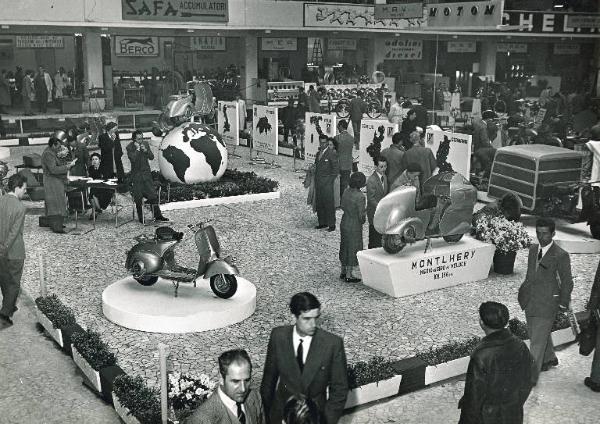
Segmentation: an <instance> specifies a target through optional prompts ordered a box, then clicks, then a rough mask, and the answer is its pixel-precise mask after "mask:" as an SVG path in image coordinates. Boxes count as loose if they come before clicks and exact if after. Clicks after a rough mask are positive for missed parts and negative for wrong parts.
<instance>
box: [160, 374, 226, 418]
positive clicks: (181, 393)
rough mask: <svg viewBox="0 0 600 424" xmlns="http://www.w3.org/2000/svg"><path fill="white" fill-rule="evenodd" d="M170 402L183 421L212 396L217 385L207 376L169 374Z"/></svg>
mask: <svg viewBox="0 0 600 424" xmlns="http://www.w3.org/2000/svg"><path fill="white" fill-rule="evenodd" d="M168 383H169V402H170V404H171V406H172V407H173V409H174V410H175V415H176V416H177V419H179V420H182V419H184V418H185V417H187V416H188V415H190V414H191V413H192V411H194V410H195V409H196V408H198V406H200V404H201V403H202V402H204V401H205V400H206V399H208V398H209V397H210V395H212V393H213V392H214V390H215V389H216V388H217V383H216V382H214V381H212V380H211V379H210V378H209V377H208V376H207V375H206V374H200V375H199V376H195V375H188V374H182V373H180V372H173V373H171V374H169V381H168Z"/></svg>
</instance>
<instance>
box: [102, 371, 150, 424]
mask: <svg viewBox="0 0 600 424" xmlns="http://www.w3.org/2000/svg"><path fill="white" fill-rule="evenodd" d="M113 391H114V392H115V395H116V396H117V398H119V402H120V403H121V405H123V406H124V407H125V408H127V409H128V410H129V413H130V414H131V415H133V416H134V417H135V418H137V419H138V420H139V421H140V422H141V423H144V424H160V423H161V422H162V421H161V415H160V401H159V392H158V390H157V389H155V388H149V387H148V386H146V383H145V382H144V379H143V378H142V377H140V376H137V377H131V376H129V375H127V374H121V375H119V376H117V378H115V381H114V382H113Z"/></svg>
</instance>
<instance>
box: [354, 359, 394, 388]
mask: <svg viewBox="0 0 600 424" xmlns="http://www.w3.org/2000/svg"><path fill="white" fill-rule="evenodd" d="M391 364H392V362H390V361H386V360H385V359H384V358H383V357H382V356H374V357H372V358H371V359H370V360H369V362H364V361H361V362H357V363H355V364H353V365H350V366H349V367H348V370H347V372H348V385H349V387H350V388H351V389H355V388H357V387H360V386H364V385H365V384H369V383H375V382H377V381H383V380H387V379H389V378H392V377H394V376H395V375H396V371H395V370H394V368H393V367H392V365H391Z"/></svg>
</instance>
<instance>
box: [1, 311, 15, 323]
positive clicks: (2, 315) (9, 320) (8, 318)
mask: <svg viewBox="0 0 600 424" xmlns="http://www.w3.org/2000/svg"><path fill="white" fill-rule="evenodd" d="M0 322H2V323H3V324H5V325H13V322H12V319H10V317H7V316H6V315H4V314H0Z"/></svg>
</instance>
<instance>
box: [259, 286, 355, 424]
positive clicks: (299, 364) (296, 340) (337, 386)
mask: <svg viewBox="0 0 600 424" xmlns="http://www.w3.org/2000/svg"><path fill="white" fill-rule="evenodd" d="M290 311H291V312H292V314H293V315H294V317H295V319H296V322H295V324H294V325H286V326H282V327H276V328H274V329H273V331H272V332H271V337H270V338H269V346H268V348H267V358H266V360H265V368H264V374H263V380H262V384H261V388H260V392H261V395H262V398H263V401H264V405H265V412H266V415H267V417H268V418H269V419H268V422H269V423H271V424H279V423H281V421H282V415H283V408H284V406H285V403H286V401H287V400H288V399H289V398H290V397H291V396H293V395H299V394H301V395H304V396H306V397H308V398H310V399H312V400H313V401H314V402H315V403H316V405H317V407H318V409H319V411H320V412H321V414H322V415H323V417H324V418H325V424H336V423H337V422H338V420H339V419H340V417H341V415H342V412H343V410H344V405H345V403H346V397H347V395H348V377H347V373H346V372H347V371H346V353H345V351H344V342H343V340H342V339H341V338H340V337H338V336H336V335H334V334H331V333H329V332H327V331H325V330H321V329H320V328H318V326H317V320H318V319H319V317H320V315H321V303H320V302H319V300H318V299H317V298H316V297H315V296H314V295H313V294H312V293H308V292H302V293H297V294H295V295H294V296H292V299H291V301H290Z"/></svg>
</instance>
